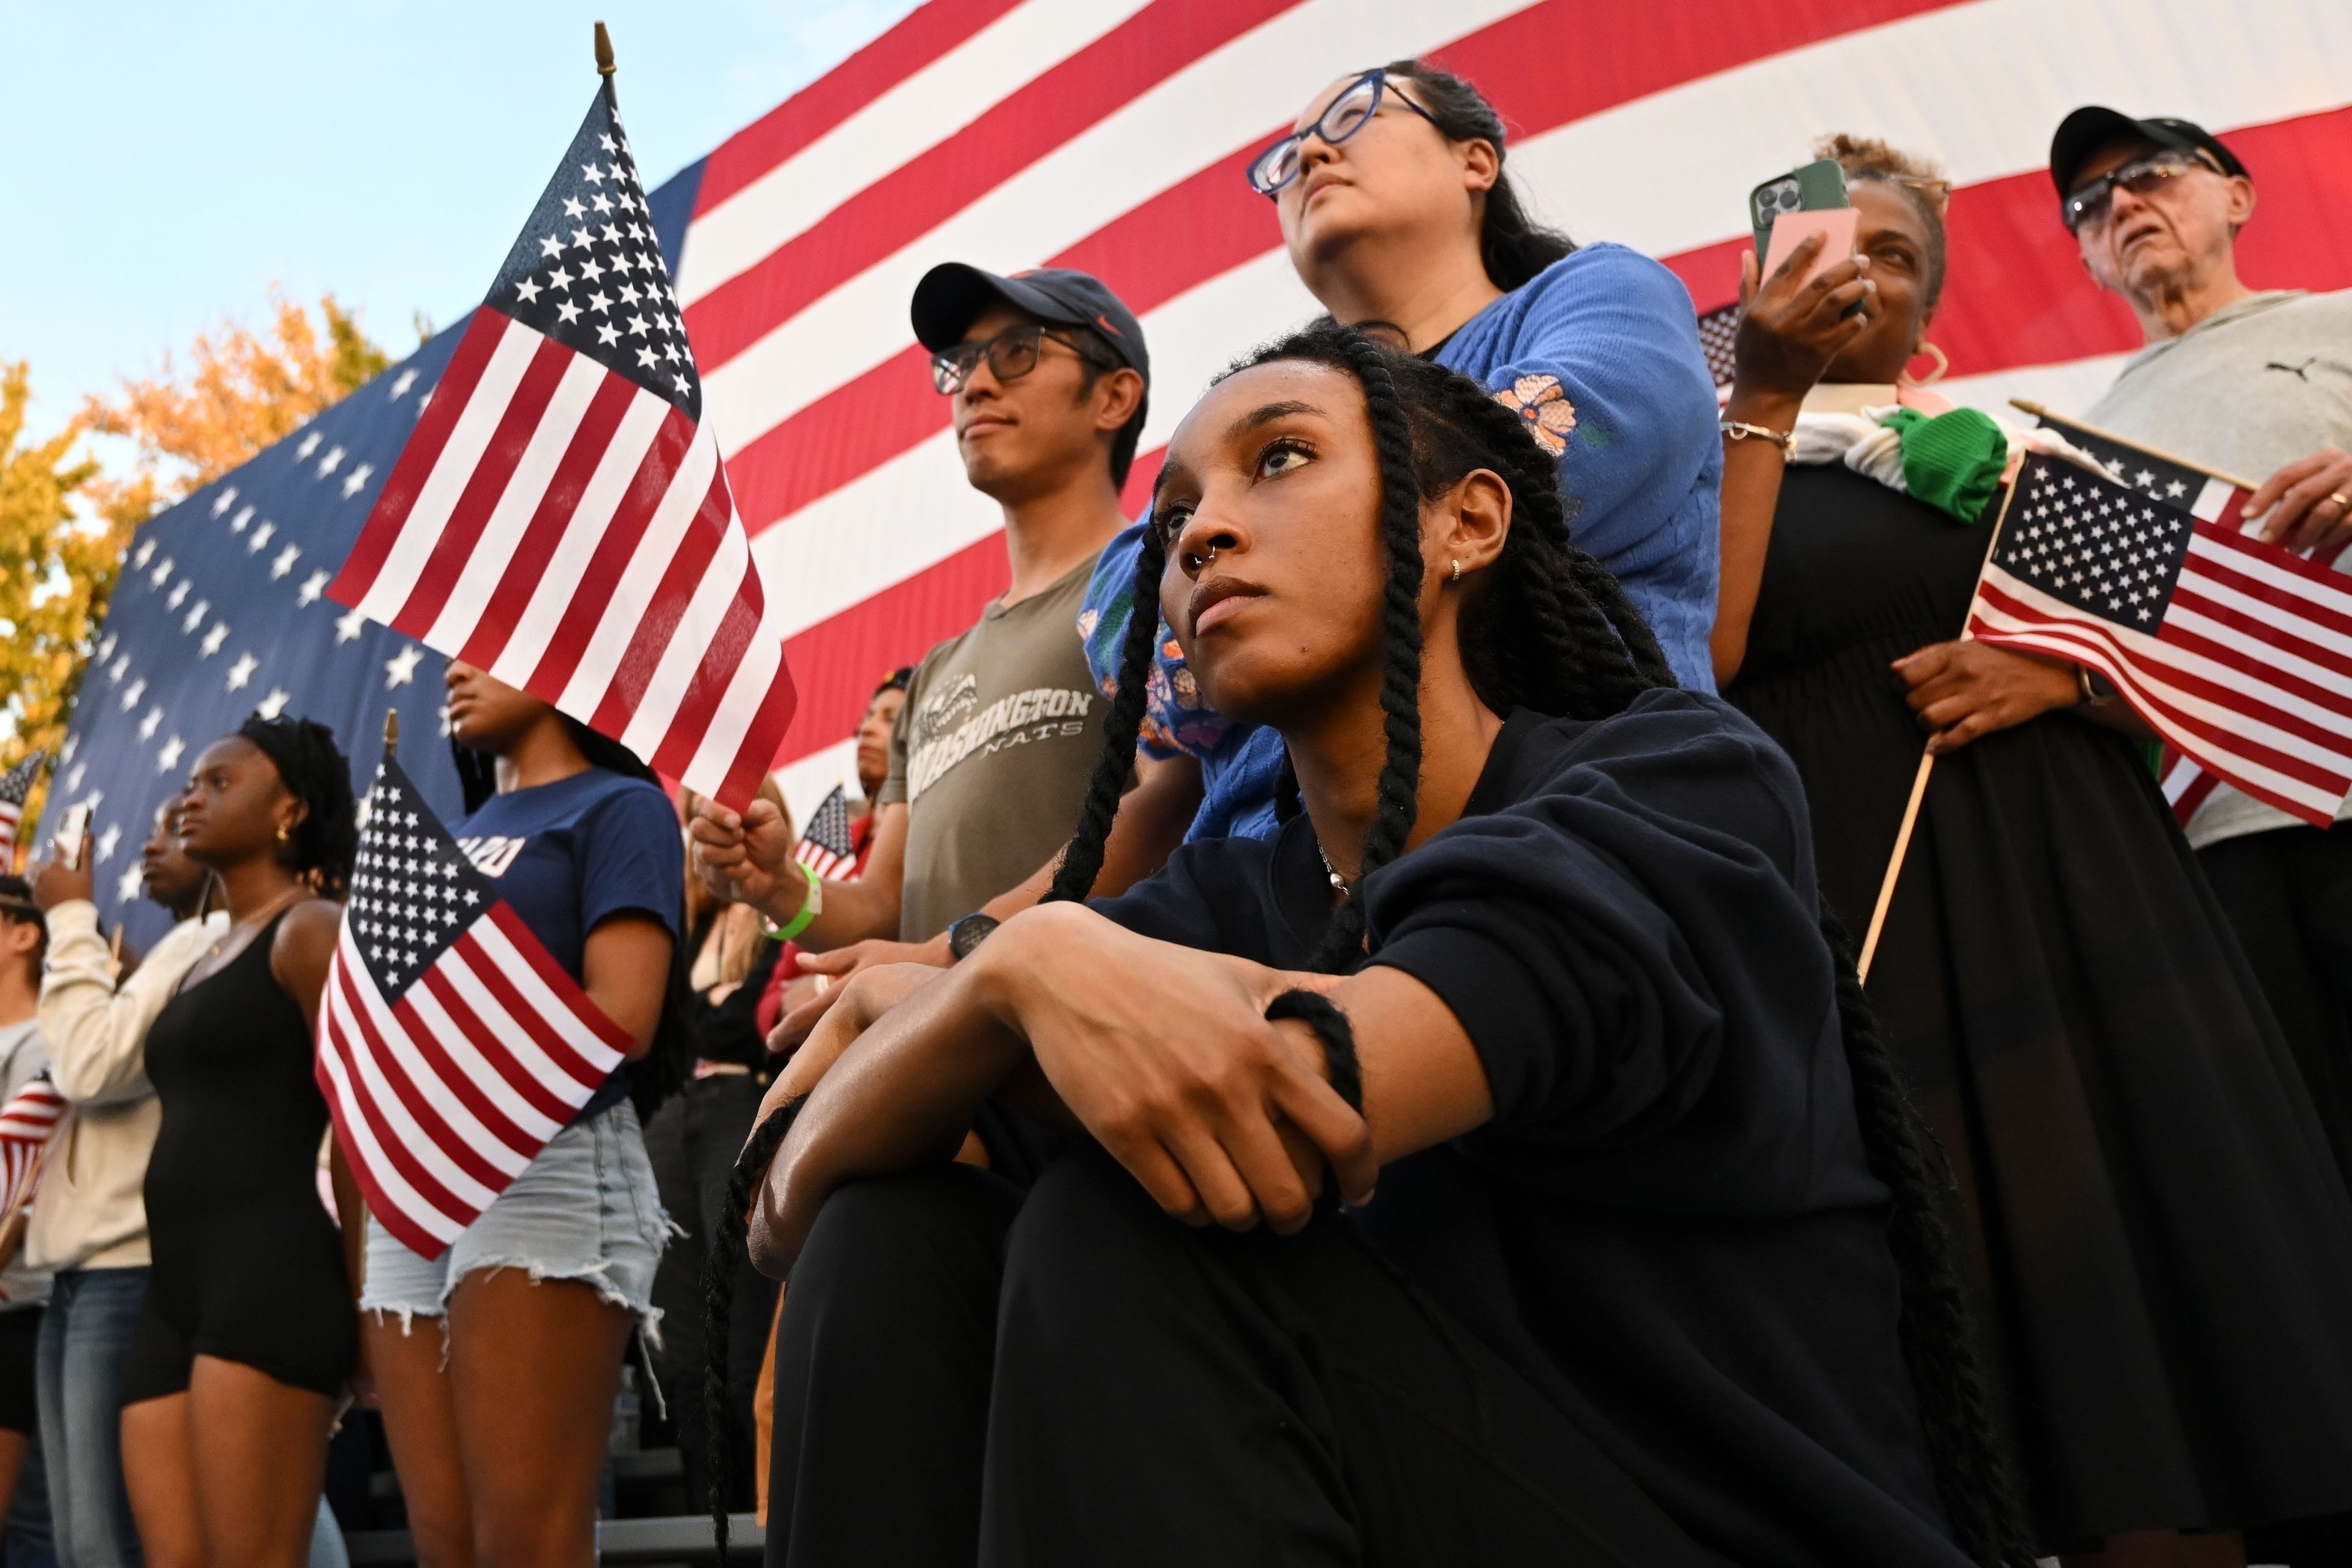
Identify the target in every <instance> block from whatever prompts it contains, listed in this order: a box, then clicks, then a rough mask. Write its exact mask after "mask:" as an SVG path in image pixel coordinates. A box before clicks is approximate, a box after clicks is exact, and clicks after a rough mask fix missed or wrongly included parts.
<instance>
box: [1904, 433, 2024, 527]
mask: <svg viewBox="0 0 2352 1568" xmlns="http://www.w3.org/2000/svg"><path fill="white" fill-rule="evenodd" d="M1879 423H1880V424H1882V425H1884V426H1887V427H1888V428H1889V429H1891V430H1893V431H1894V432H1895V435H1896V436H1897V437H1899V438H1900V439H1901V440H1902V443H1903V483H1904V485H1905V486H1906V488H1907V489H1909V490H1910V492H1911V493H1912V494H1913V495H1915V496H1916V497H1917V498H1918V499H1919V500H1923V501H1926V502H1927V504H1928V505H1929V506H1932V507H1934V508H1935V509H1936V510H1937V511H1940V512H1943V513H1946V514H1947V515H1948V516H1950V517H1953V518H1956V519H1958V521H1961V522H1974V521H1977V519H1979V517H1982V516H1983V515H1984V509H1985V504H1986V503H1987V502H1988V501H1990V500H1992V493H1993V491H1994V490H1996V489H2000V475H2001V470H2002V469H2003V468H2007V467H2008V466H2009V434H2008V432H2006V431H2005V430H2003V429H2002V428H2001V427H2000V425H1999V424H1998V423H1997V422H1996V421H1995V420H1994V419H1993V417H1992V416H1991V415H1990V414H1986V413H1983V412H1981V411H1980V410H1978V409H1974V408H1955V409H1953V410H1952V411H1951V412H1950V413H1948V414H1937V415H1933V416H1930V415H1927V414H1922V413H1921V412H1919V410H1917V409H1916V408H1897V409H1895V410H1893V411H1892V412H1890V413H1888V414H1885V415H1884V416H1881V417H1880V419H1879Z"/></svg>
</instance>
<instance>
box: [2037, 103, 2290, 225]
mask: <svg viewBox="0 0 2352 1568" xmlns="http://www.w3.org/2000/svg"><path fill="white" fill-rule="evenodd" d="M2116 142H2153V143H2155V144H2156V145H2157V146H2158V147H2168V148H2170V149H2171V150H2172V151H2174V152H2176V153H2210V154H2211V155H2212V159H2213V161H2214V162H2215V163H2219V164H2221V172H2222V173H2223V174H2244V173H2245V172H2246V166H2245V165H2244V164H2243V163H2239V162H2238V155H2237V154H2236V153H2232V152H2231V151H2230V150H2229V149H2228V148H2227V147H2224V146H2223V145H2221V138H2220V137H2218V136H2216V135H2214V134H2213V133H2212V132H2210V131H2208V130H2206V129H2205V128H2204V127H2203V126H2202V125H2197V124H2192V123H2191V122H2189V121H2186V120H2170V119H2162V118H2159V119H2156V120H2134V119H2133V118H2132V117H2131V116H2130V115H2128V114H2126V113H2124V112H2123V111H2122V110H2115V109H2107V108H2105V107H2102V106H2101V105H2099V104H2095V103H2092V104H2085V105H2084V106H2083V107H2082V108H2080V109H2078V110H2074V113H2072V114H2070V115H2068V116H2067V117H2066V118H2065V119H2063V120H2062V121H2059V122H2058V133H2057V134H2056V135H2055V136H2053V137H2052V138H2050V183H2051V184H2053V185H2056V186H2057V187H2058V199H2059V200H2060V201H2062V202H2063V201H2064V200H2065V199H2066V198H2067V197H2068V196H2070V195H2074V186H2075V184H2077V176H2078V175H2080V174H2081V173H2082V170H2083V165H2084V164H2085V163H2089V162H2090V161H2091V158H2092V155H2093V154H2094V153H2097V152H2098V151H2099V150H2100V149H2101V148H2103V147H2112V146H2114V145H2115V144H2116Z"/></svg>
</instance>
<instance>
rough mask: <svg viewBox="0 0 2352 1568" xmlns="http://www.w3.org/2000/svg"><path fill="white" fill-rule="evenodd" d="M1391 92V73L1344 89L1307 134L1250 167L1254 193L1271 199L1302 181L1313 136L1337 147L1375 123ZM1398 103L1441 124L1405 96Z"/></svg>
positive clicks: (1367, 76)
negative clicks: (1300, 170) (1301, 170)
mask: <svg viewBox="0 0 2352 1568" xmlns="http://www.w3.org/2000/svg"><path fill="white" fill-rule="evenodd" d="M1388 90H1389V73H1388V72H1386V71H1384V70H1378V69H1374V70H1368V71H1366V72H1365V73H1364V74H1363V75H1361V76H1360V77H1358V78H1357V79H1355V80H1353V81H1351V82H1349V84H1348V85H1347V86H1346V87H1343V88H1341V89H1339V97H1337V98H1335V99H1333V100H1331V102H1330V104H1329V105H1328V107H1326V108H1325V110H1323V112H1322V113H1320V114H1318V115H1317V116H1316V117H1315V123H1314V124H1312V125H1310V126H1308V127H1307V129H1306V130H1304V131H1294V132H1291V133H1290V134H1289V135H1287V136H1286V137H1284V138H1283V139H1282V140H1281V141H1279V142H1276V143H1275V144H1274V145H1273V146H1271V147H1269V148H1267V149H1266V150H1265V152H1263V153H1259V154H1258V155H1257V159H1256V161H1255V163H1251V164H1250V166H1249V183H1250V189H1252V190H1254V191H1255V192H1256V193H1257V194H1258V195H1262V196H1271V195H1275V194H1276V193H1277V192H1279V191H1280V190H1281V189H1282V188H1283V187H1284V186H1285V185H1287V184H1290V183H1291V182H1292V181H1293V180H1296V179H1297V178H1298V165H1299V157H1298V155H1299V153H1300V152H1301V151H1302V150H1303V149H1304V148H1305V147H1306V145H1307V138H1308V137H1309V136H1320V137H1321V138H1323V141H1324V143H1325V145H1327V146H1331V147H1337V146H1338V145H1339V143H1340V142H1345V141H1346V140H1348V138H1349V137H1350V136H1353V135H1354V134H1355V133H1356V132H1359V131H1361V130H1362V129H1363V128H1364V127H1365V126H1367V125H1370V123H1371V122H1372V116H1374V115H1375V114H1378V113H1379V112H1380V111H1381V101H1382V100H1384V99H1386V98H1387V96H1388ZM1396 100H1397V101H1398V102H1399V103H1402V104H1403V105H1404V106H1405V107H1406V108H1407V109H1410V110H1412V111H1413V112H1414V113H1415V114H1418V115H1420V116H1421V117H1422V118H1423V120H1426V121H1429V122H1430V123H1431V124H1432V125H1436V124H1437V119H1436V117H1435V116H1434V115H1433V114H1431V113H1430V112H1429V110H1426V109H1423V107H1422V106H1421V105H1419V104H1417V103H1415V102H1414V101H1413V100H1412V99H1410V98H1407V97H1406V96H1405V95H1404V94H1403V93H1401V92H1400V93H1398V94H1397V95H1396ZM1438 134H1440V135H1444V127H1443V126H1439V127H1438Z"/></svg>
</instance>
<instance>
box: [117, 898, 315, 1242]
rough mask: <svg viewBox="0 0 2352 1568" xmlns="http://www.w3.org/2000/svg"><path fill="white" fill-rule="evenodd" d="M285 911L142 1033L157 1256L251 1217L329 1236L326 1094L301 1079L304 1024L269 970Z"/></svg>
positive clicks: (243, 1228)
mask: <svg viewBox="0 0 2352 1568" xmlns="http://www.w3.org/2000/svg"><path fill="white" fill-rule="evenodd" d="M285 918H286V917H285V916H284V915H283V914H280V915H279V916H278V918H277V919H276V920H273V921H270V922H269V923H268V925H266V926H264V927H263V928H262V929H261V931H259V932H258V933H257V934H256V935H255V937H254V939H253V941H252V942H250V943H248V944H247V947H246V949H245V951H244V952H240V953H238V954H237V955H236V957H235V958H234V959H232V960H230V961H229V963H228V965H227V967H226V968H224V969H222V970H220V971H218V972H217V973H213V974H210V975H207V976H206V977H205V979H203V980H201V981H199V982H197V983H196V984H194V985H191V986H189V987H188V988H187V989H186V990H185V991H183V992H181V993H180V994H178V995H177V996H174V997H173V998H172V1000H171V1002H170V1003H169V1005H166V1006H165V1007H164V1009H163V1012H162V1013H161V1014H160V1015H158V1016H157V1017H156V1019H155V1023H154V1026H153V1027H152V1028H151V1029H150V1030H149V1031H148V1033H147V1076H148V1078H149V1079H151V1080H152V1081H153V1083H154V1085H155V1093H156V1095H157V1097H158V1098H159V1099H160V1100H162V1102H163V1121H162V1125H161V1127H160V1128H159V1129H158V1130H157V1131H156V1134H155V1152H154V1154H153V1155H152V1158H150V1160H149V1161H148V1163H147V1222H148V1225H149V1226H150V1228H151V1230H152V1234H153V1240H154V1247H155V1251H156V1254H157V1261H158V1262H161V1261H163V1254H164V1253H165V1252H166V1251H167V1250H169V1251H173V1252H179V1251H181V1249H182V1248H183V1247H188V1246H194V1247H199V1248H203V1249H205V1250H206V1251H210V1252H214V1253H215V1255H217V1254H218V1252H219V1251H223V1250H230V1248H227V1247H224V1246H223V1244H224V1243H226V1241H227V1240H228V1239H229V1237H230V1235H232V1234H235V1235H237V1236H246V1235H250V1234H251V1231H252V1227H253V1226H255V1225H256V1224H257V1222H267V1223H268V1224H269V1225H271V1226H276V1225H283V1224H290V1225H293V1226H296V1228H297V1229H298V1230H300V1231H305V1232H307V1231H310V1230H312V1229H314V1228H316V1229H320V1230H324V1231H327V1232H328V1233H330V1234H331V1233H332V1231H333V1228H334V1222H333V1221H332V1220H331V1219H330V1218H328V1216H327V1214H326V1211H325V1208H324V1207H323V1205H321V1204H320V1201H319V1185H318V1160H319V1142H320V1139H321V1138H322V1137H323V1136H324V1135H325V1133H326V1128H327V1102H326V1100H324V1099H323V1098H322V1097H321V1096H320V1093H319V1086H318V1082H317V1080H316V1079H314V1078H312V1076H311V1062H312V1052H311V1043H310V1026H309V1025H307V1024H306V1023H305V1022H304V1021H303V1017H302V1010H301V1008H299V1006H297V1005H295V1002H294V998H293V997H291V996H289V995H288V994H286V988H285V987H284V986H282V985H280V984H278V978H277V976H276V975H274V974H272V973H270V970H269V952H270V947H271V944H272V943H273V942H274V941H275V939H276V937H277V934H278V921H283V920H284V919H285Z"/></svg>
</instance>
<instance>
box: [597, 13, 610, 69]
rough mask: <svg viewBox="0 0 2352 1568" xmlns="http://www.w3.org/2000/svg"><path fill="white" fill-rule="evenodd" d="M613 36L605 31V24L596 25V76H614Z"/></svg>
mask: <svg viewBox="0 0 2352 1568" xmlns="http://www.w3.org/2000/svg"><path fill="white" fill-rule="evenodd" d="M613 69H614V67H613V35H612V34H610V33H607V32H606V31H604V23H602V22H599V23H597V24H596V74H597V75H598V76H611V75H612V74H613Z"/></svg>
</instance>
